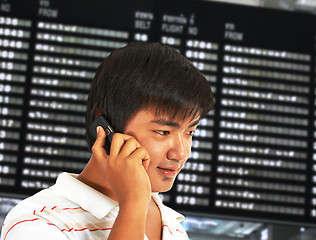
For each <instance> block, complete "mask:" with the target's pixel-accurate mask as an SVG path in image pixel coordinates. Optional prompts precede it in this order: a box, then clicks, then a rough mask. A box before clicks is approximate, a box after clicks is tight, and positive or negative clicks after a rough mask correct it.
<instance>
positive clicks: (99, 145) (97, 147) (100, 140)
mask: <svg viewBox="0 0 316 240" xmlns="http://www.w3.org/2000/svg"><path fill="white" fill-rule="evenodd" d="M105 138H106V134H105V132H104V129H103V127H100V126H98V127H97V139H96V140H95V142H94V144H93V146H92V149H91V150H92V152H93V155H94V156H96V157H100V158H102V157H104V154H106V151H105V149H104V144H105Z"/></svg>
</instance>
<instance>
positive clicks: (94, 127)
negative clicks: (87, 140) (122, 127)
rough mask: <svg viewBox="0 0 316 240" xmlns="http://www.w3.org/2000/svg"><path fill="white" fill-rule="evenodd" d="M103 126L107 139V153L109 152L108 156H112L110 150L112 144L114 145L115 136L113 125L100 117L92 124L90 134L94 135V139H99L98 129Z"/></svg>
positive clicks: (105, 146)
mask: <svg viewBox="0 0 316 240" xmlns="http://www.w3.org/2000/svg"><path fill="white" fill-rule="evenodd" d="M98 126H101V127H103V129H104V131H105V134H106V138H105V145H104V148H105V151H106V152H107V154H108V155H110V148H111V143H112V138H113V135H114V134H115V131H114V129H113V128H112V127H111V125H110V124H109V123H108V121H106V120H105V118H104V117H103V116H102V115H100V116H98V117H97V118H96V119H94V121H93V122H92V124H91V126H90V133H91V134H92V135H93V137H94V138H95V139H96V138H97V127H98Z"/></svg>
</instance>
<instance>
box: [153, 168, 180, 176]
mask: <svg viewBox="0 0 316 240" xmlns="http://www.w3.org/2000/svg"><path fill="white" fill-rule="evenodd" d="M157 168H158V170H159V172H160V173H161V174H163V175H164V176H166V177H174V176H176V175H177V173H178V170H179V169H180V167H157Z"/></svg>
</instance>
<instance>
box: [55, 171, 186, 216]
mask: <svg viewBox="0 0 316 240" xmlns="http://www.w3.org/2000/svg"><path fill="white" fill-rule="evenodd" d="M77 176H78V175H77V174H70V173H66V172H64V173H61V174H60V175H59V176H58V178H57V180H56V184H55V185H53V186H52V187H51V188H52V189H53V190H54V191H56V192H57V193H59V194H61V195H62V196H64V197H65V198H67V199H68V200H70V201H72V202H74V203H76V204H78V205H79V206H80V207H81V208H82V209H84V210H86V211H88V212H90V213H91V214H93V215H94V216H95V217H97V218H99V219H101V218H104V217H105V216H106V215H107V214H108V213H109V212H110V211H111V210H112V209H113V208H115V207H117V206H118V202H116V201H114V200H112V199H111V198H109V197H107V196H106V195H104V194H102V193H100V192H99V191H97V190H95V189H94V188H92V187H90V186H88V185H86V184H84V183H83V182H81V181H79V180H78V179H77ZM152 197H153V199H154V201H155V202H156V204H157V205H158V207H159V209H160V211H161V215H162V219H164V216H168V218H169V217H171V218H172V219H177V220H178V221H179V222H182V221H183V220H184V219H185V217H184V216H183V215H182V214H180V213H178V212H176V211H174V210H173V209H171V208H169V207H167V206H165V205H164V204H163V203H162V200H161V198H160V197H159V195H158V193H152Z"/></svg>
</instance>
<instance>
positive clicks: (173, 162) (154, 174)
mask: <svg viewBox="0 0 316 240" xmlns="http://www.w3.org/2000/svg"><path fill="white" fill-rule="evenodd" d="M198 123H199V116H198V117H197V118H194V119H191V117H188V118H186V119H184V120H183V121H176V120H174V119H172V118H171V117H169V116H167V115H161V116H156V115H155V112H154V111H150V110H140V111H139V112H137V113H136V114H135V115H134V117H132V119H131V120H130V121H129V122H128V123H127V125H126V128H125V133H126V134H128V135H131V136H133V137H135V138H136V140H137V141H138V142H139V143H140V144H141V145H142V146H143V147H144V148H145V149H146V150H147V151H148V153H149V156H150V163H149V166H148V169H147V170H146V171H147V174H148V176H149V179H150V182H151V188H152V191H153V192H165V191H168V190H169V189H170V188H171V187H172V185H173V182H174V180H175V178H176V176H177V174H178V173H179V172H180V170H181V169H182V167H183V165H184V163H185V162H186V160H187V159H188V157H189V156H190V153H191V143H192V134H193V132H194V130H195V129H196V127H197V125H198Z"/></svg>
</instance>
